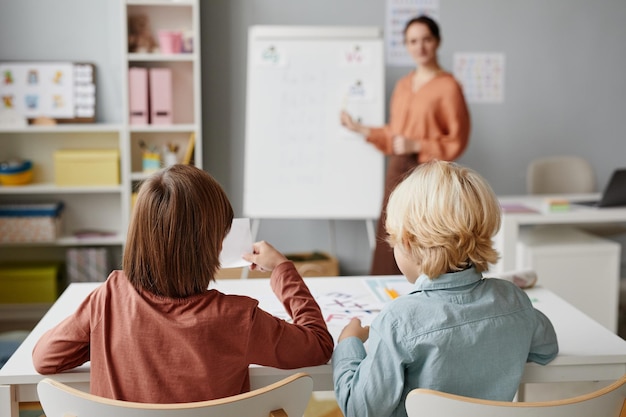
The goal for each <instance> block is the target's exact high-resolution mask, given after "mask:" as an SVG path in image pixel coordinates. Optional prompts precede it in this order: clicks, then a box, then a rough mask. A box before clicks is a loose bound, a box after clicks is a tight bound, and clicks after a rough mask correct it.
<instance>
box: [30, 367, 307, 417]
mask: <svg viewBox="0 0 626 417" xmlns="http://www.w3.org/2000/svg"><path fill="white" fill-rule="evenodd" d="M312 392H313V378H311V376H309V375H307V374H304V373H297V374H295V375H292V376H290V377H287V378H285V379H283V380H281V381H279V382H276V383H274V384H271V385H268V386H266V387H263V388H259V389H257V390H254V391H250V392H247V393H244V394H239V395H235V396H232V397H227V398H222V399H218V400H210V401H200V402H191V403H178V404H146V403H137V402H128V401H118V400H111V399H108V398H103V397H99V396H96V395H92V394H89V393H86V392H83V391H80V390H77V389H75V388H72V387H70V386H67V385H65V384H63V383H61V382H58V381H55V380H53V379H50V378H44V379H43V380H41V381H40V382H39V383H38V384H37V393H38V395H39V401H40V402H41V406H42V408H43V411H44V413H45V415H46V417H111V416H115V417H174V416H176V417H226V416H237V417H268V416H269V417H288V416H292V417H295V416H297V417H301V416H302V415H303V413H304V410H305V409H306V406H307V404H308V402H309V400H310V398H311V393H312Z"/></svg>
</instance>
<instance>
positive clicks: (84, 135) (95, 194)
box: [0, 0, 202, 331]
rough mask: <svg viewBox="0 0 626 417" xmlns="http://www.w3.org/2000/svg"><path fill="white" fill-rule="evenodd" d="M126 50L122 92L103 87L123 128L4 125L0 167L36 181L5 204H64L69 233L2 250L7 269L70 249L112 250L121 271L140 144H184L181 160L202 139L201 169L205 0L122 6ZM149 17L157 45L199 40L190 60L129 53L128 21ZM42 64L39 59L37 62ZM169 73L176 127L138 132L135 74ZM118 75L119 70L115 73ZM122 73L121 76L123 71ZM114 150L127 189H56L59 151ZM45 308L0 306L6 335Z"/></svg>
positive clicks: (139, 173) (59, 257)
mask: <svg viewBox="0 0 626 417" xmlns="http://www.w3.org/2000/svg"><path fill="white" fill-rule="evenodd" d="M118 2H119V8H120V13H119V14H118V15H117V16H118V18H119V19H120V20H119V22H117V23H118V26H119V28H120V30H121V31H122V36H121V37H120V38H121V39H122V42H123V44H122V45H119V47H120V53H121V55H120V57H121V73H119V74H118V75H119V76H118V77H107V78H106V80H110V79H114V80H118V79H119V80H121V82H120V83H119V85H101V86H100V88H105V89H115V90H117V91H119V93H120V94H119V95H118V97H120V99H119V101H116V102H113V103H110V104H109V105H113V106H116V107H119V108H120V109H121V113H122V114H121V122H120V123H93V124H57V125H54V126H26V127H2V126H0V160H5V159H11V158H25V159H31V160H32V161H33V164H34V178H33V182H32V183H31V184H29V185H25V186H11V187H7V186H0V203H20V202H35V203H37V202H51V201H63V202H64V210H63V230H62V233H61V236H60V237H59V238H57V239H56V240H55V241H52V242H37V243H0V262H5V261H24V262H31V261H55V262H59V261H63V260H65V254H66V251H67V249H68V248H71V247H89V246H97V247H107V248H108V249H109V252H110V253H111V255H112V256H111V258H112V263H113V265H112V266H113V267H119V266H120V264H121V257H122V252H123V247H124V244H125V238H126V231H127V228H128V223H129V219H130V214H131V210H132V207H131V204H132V195H133V192H134V190H135V189H136V188H137V186H138V184H139V183H140V182H141V181H142V180H144V179H145V178H146V177H147V174H145V173H144V172H143V170H142V149H141V147H140V146H139V142H140V141H144V142H146V143H149V144H152V145H155V146H156V147H157V148H158V149H161V148H162V147H163V146H164V145H165V144H170V143H172V144H176V145H178V148H179V151H178V160H179V162H180V161H182V158H183V156H184V152H185V150H186V148H187V146H188V142H189V138H190V136H191V135H192V134H193V135H195V143H194V158H193V160H192V163H193V164H194V165H196V166H198V167H202V125H201V97H200V94H201V86H200V77H201V76H200V53H199V51H200V12H199V1H198V0H150V1H144V0H118ZM132 14H145V15H147V16H148V19H149V22H150V28H151V31H152V35H153V37H154V38H155V40H157V41H158V31H159V30H185V31H187V32H188V33H190V34H191V37H192V39H193V51H192V52H190V53H179V54H162V53H159V52H154V53H129V51H128V42H127V38H128V27H127V21H128V16H130V15H132ZM34 58H36V57H34ZM133 66H138V67H144V68H154V67H165V68H170V69H171V71H172V82H173V86H172V87H173V88H172V98H173V124H171V125H150V124H147V125H134V124H133V125H131V124H130V123H129V102H128V97H129V85H128V70H129V68H130V67H133ZM116 68H119V67H116ZM116 71H117V70H116ZM86 148H90V149H101V148H115V149H119V151H120V185H118V186H94V187H83V186H80V187H59V186H56V185H55V183H54V162H53V154H54V151H56V150H58V149H86ZM84 229H91V230H93V229H98V230H106V231H110V232H112V233H113V234H112V235H111V236H103V237H88V238H83V237H76V235H75V232H77V231H80V230H84ZM46 309H47V305H42V304H0V331H2V330H4V329H9V328H11V327H12V323H13V325H15V323H18V322H20V323H21V322H30V323H31V324H33V325H34V323H36V322H37V321H38V319H39V318H40V317H41V316H42V315H43V313H45V311H46Z"/></svg>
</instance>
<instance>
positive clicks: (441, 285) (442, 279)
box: [413, 266, 483, 292]
mask: <svg viewBox="0 0 626 417" xmlns="http://www.w3.org/2000/svg"><path fill="white" fill-rule="evenodd" d="M482 278H483V276H482V274H481V273H480V272H478V271H476V268H475V267H473V266H472V267H470V268H468V269H465V270H463V271H459V272H449V273H446V274H442V275H439V276H438V277H437V278H436V279H430V278H429V277H428V276H427V275H424V274H422V275H420V276H419V277H418V278H417V280H416V281H415V287H414V289H413V292H417V291H429V290H442V289H450V288H458V287H463V286H466V285H471V284H474V283H476V282H478V281H480V280H481V279H482Z"/></svg>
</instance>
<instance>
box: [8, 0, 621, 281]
mask: <svg viewBox="0 0 626 417" xmlns="http://www.w3.org/2000/svg"><path fill="white" fill-rule="evenodd" d="M384 14H385V1H384V0H339V1H337V0H317V1H310V0H288V1H286V0H253V1H251V0H205V1H202V5H201V20H202V27H201V32H202V69H203V79H202V89H203V117H204V120H203V128H204V135H203V136H204V144H203V146H204V166H205V168H206V169H207V170H208V171H209V172H211V173H212V174H213V175H215V177H216V178H217V179H218V180H219V181H220V182H221V183H222V184H223V185H224V187H225V189H226V191H227V192H228V194H229V196H230V198H231V200H232V202H233V205H234V207H235V210H236V213H237V214H238V215H241V210H242V202H243V158H244V152H243V146H244V138H245V113H244V111H245V91H246V90H245V87H246V86H245V83H246V47H247V45H246V43H247V28H248V27H249V26H250V25H262V24H263V25H264V24H272V25H376V26H383V25H384ZM624 22H626V2H624V1H623V0H597V1H593V2H591V1H584V0H506V1H502V0H471V1H468V0H440V24H441V28H442V34H443V44H442V47H441V49H440V60H441V63H442V65H443V66H444V67H446V68H448V69H451V66H452V54H453V53H454V52H498V53H504V54H505V56H506V74H505V77H506V78H505V102H504V103H503V104H471V105H470V112H471V115H472V136H471V142H470V146H469V148H468V150H467V152H466V153H465V155H464V156H463V157H462V158H461V159H460V162H462V163H464V164H466V165H469V166H471V167H473V168H474V169H476V170H478V171H479V172H480V173H481V174H483V175H484V176H485V177H486V178H487V179H488V180H489V181H490V183H491V184H492V186H493V187H494V189H495V190H496V192H497V193H498V194H519V193H524V192H525V181H524V176H525V171H526V166H527V165H528V163H529V162H530V161H531V160H532V159H533V158H535V157H538V156H542V155H551V154H557V153H572V154H579V155H582V156H585V157H586V158H588V159H589V160H590V161H591V163H592V165H593V167H594V169H595V171H596V174H597V176H598V185H599V186H600V187H602V186H603V185H604V184H605V183H606V181H607V180H608V176H609V174H610V172H611V171H612V170H613V168H615V167H617V166H626V152H625V151H626V144H625V143H626V142H625V141H624V139H623V136H624V132H623V130H622V121H623V120H624V112H625V109H626V83H625V82H624V81H623V75H622V72H623V68H625V67H626V48H624V47H623V44H624V42H625V41H626V25H624ZM122 23H123V22H120V14H119V5H118V4H117V2H116V1H111V0H89V1H85V0H55V1H54V2H45V1H44V2H42V1H40V0H20V1H13V0H0V39H2V42H0V60H83V59H84V60H88V61H91V62H95V63H96V65H97V67H98V102H97V105H98V119H99V121H106V122H119V121H120V120H121V114H120V113H119V110H120V109H119V104H118V103H120V102H121V99H122V98H120V97H119V94H120V89H119V83H120V81H121V80H120V67H121V53H120V50H119V48H120V47H121V45H122V44H123V43H122V41H121V38H120V37H121V24H122ZM408 70H409V68H390V67H388V68H387V75H386V87H387V96H389V94H390V93H391V89H392V88H393V85H394V83H395V81H396V80H397V79H398V78H399V77H400V76H401V75H403V74H405V73H406V72H407V71H408ZM0 154H1V150H0ZM268 197H269V196H268ZM333 233H334V236H335V237H334V238H333ZM258 237H259V238H262V239H266V240H268V241H270V242H272V243H273V244H274V245H275V246H276V247H278V248H279V249H281V250H283V251H294V252H296V251H298V252H299V251H307V250H314V249H317V250H334V251H335V254H336V255H337V256H338V258H339V260H340V263H341V268H342V273H344V274H364V273H367V270H368V269H369V262H370V251H369V247H368V242H367V234H366V229H365V225H364V222H362V221H336V222H326V221H297V220H289V221H286V220H285V221H278V220H276V221H269V220H268V221H262V222H261V228H260V230H259V235H258Z"/></svg>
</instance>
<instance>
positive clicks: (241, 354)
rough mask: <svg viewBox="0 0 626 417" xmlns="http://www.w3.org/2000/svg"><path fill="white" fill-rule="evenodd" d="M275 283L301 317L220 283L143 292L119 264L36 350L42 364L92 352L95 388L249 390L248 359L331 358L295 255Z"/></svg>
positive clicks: (157, 394) (182, 392)
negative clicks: (196, 290)
mask: <svg viewBox="0 0 626 417" xmlns="http://www.w3.org/2000/svg"><path fill="white" fill-rule="evenodd" d="M270 283H271V286H272V289H273V291H274V293H275V294H276V296H277V297H278V298H279V299H280V300H281V301H282V303H283V305H284V306H285V308H286V310H287V312H288V313H289V314H290V316H291V317H292V318H293V324H291V323H287V322H286V321H284V320H281V319H279V318H276V317H274V316H272V315H270V314H269V313H267V312H265V311H263V310H261V309H260V308H258V301H257V300H254V299H252V298H249V297H245V296H236V295H225V294H222V293H220V292H219V291H217V290H207V291H206V292H204V293H202V294H199V295H195V296H192V297H188V298H186V299H170V298H165V297H158V296H155V295H154V294H151V293H149V292H145V291H144V292H143V293H142V294H140V293H138V292H137V291H136V290H135V289H134V287H133V286H132V285H131V284H130V283H129V282H128V280H127V279H126V277H125V275H124V273H123V272H122V271H114V272H112V273H111V275H110V276H109V278H108V280H107V281H106V282H105V283H104V284H102V285H101V286H100V287H98V288H97V289H96V290H95V291H94V292H93V293H92V294H90V295H89V296H88V297H87V299H86V300H85V301H84V302H83V303H82V304H81V305H80V307H79V308H78V309H77V311H76V312H75V313H74V314H73V315H72V316H70V317H68V318H67V319H66V320H64V321H63V322H61V323H60V324H59V325H57V326H56V327H55V328H53V329H51V330H50V331H48V332H47V333H45V334H44V335H43V336H42V338H41V339H40V340H39V342H38V343H37V345H36V346H35V348H34V350H33V363H34V365H35V369H37V371H38V372H40V373H42V374H51V373H58V372H61V371H64V370H66V369H71V368H74V367H76V366H79V365H81V364H83V363H85V362H87V361H89V360H91V392H92V393H94V394H96V395H100V396H103V397H107V398H113V399H119V400H126V401H138V402H154V403H174V402H190V401H201V400H209V399H214V398H222V397H226V396H230V395H235V394H239V393H242V392H246V391H249V390H250V382H249V375H248V366H249V365H250V364H259V365H266V366H272V367H276V368H283V369H290V368H299V367H304V366H315V365H321V364H324V363H327V362H328V361H329V359H330V356H331V354H332V350H333V347H334V343H333V339H332V336H331V335H330V333H329V332H328V330H327V328H326V323H325V321H324V318H323V317H322V314H321V311H320V309H319V306H318V305H317V303H316V302H315V300H314V299H313V297H312V296H311V293H310V292H309V290H308V288H307V287H306V285H305V284H304V281H302V279H301V278H300V276H299V275H298V272H297V271H296V269H295V267H294V266H293V264H292V263H291V262H284V263H282V264H280V265H279V266H278V267H277V268H276V269H274V271H273V272H272V277H271V280H270Z"/></svg>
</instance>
